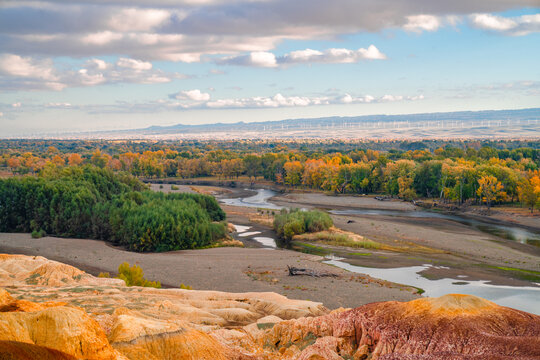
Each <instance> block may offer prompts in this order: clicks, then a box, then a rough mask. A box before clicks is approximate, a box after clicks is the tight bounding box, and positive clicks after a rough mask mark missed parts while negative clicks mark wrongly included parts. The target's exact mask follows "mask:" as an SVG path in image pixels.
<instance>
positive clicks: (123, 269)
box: [117, 262, 161, 288]
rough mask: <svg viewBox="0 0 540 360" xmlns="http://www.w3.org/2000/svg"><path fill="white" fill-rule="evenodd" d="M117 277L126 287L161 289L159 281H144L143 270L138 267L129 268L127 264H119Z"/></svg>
mask: <svg viewBox="0 0 540 360" xmlns="http://www.w3.org/2000/svg"><path fill="white" fill-rule="evenodd" d="M117 277H118V278H119V279H122V280H124V281H125V283H126V285H127V286H145V287H155V288H160V287H161V283H160V282H159V281H149V280H146V279H145V278H144V272H143V269H142V268H141V267H140V266H137V265H133V266H130V265H129V263H128V262H123V263H122V264H120V266H119V267H118V276H117Z"/></svg>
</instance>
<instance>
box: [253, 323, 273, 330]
mask: <svg viewBox="0 0 540 360" xmlns="http://www.w3.org/2000/svg"><path fill="white" fill-rule="evenodd" d="M274 325H275V323H259V324H257V329H259V330H266V329H271V328H273V327H274Z"/></svg>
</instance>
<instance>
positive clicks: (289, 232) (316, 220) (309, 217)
mask: <svg viewBox="0 0 540 360" xmlns="http://www.w3.org/2000/svg"><path fill="white" fill-rule="evenodd" d="M332 225H333V222H332V218H330V216H329V215H328V214H327V213H324V212H322V211H318V210H312V211H300V210H298V209H293V210H290V211H287V210H285V209H284V210H282V211H281V212H280V213H279V214H277V215H276V216H275V217H274V230H275V231H276V232H277V234H278V236H279V237H280V238H281V239H282V240H285V243H286V244H288V243H289V242H290V241H291V240H292V238H293V236H294V235H300V234H304V233H306V232H318V231H323V230H328V229H329V228H330V227H331V226H332Z"/></svg>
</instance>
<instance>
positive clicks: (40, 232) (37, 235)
mask: <svg viewBox="0 0 540 360" xmlns="http://www.w3.org/2000/svg"><path fill="white" fill-rule="evenodd" d="M31 235H32V238H34V239H39V238H42V237H44V236H45V231H43V229H41V230H34V231H32V234H31Z"/></svg>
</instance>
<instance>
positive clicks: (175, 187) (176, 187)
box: [171, 185, 179, 190]
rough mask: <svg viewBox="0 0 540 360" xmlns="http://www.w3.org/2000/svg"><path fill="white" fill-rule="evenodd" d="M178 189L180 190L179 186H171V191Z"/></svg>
mask: <svg viewBox="0 0 540 360" xmlns="http://www.w3.org/2000/svg"><path fill="white" fill-rule="evenodd" d="M178 189H179V187H178V186H176V185H171V190H178Z"/></svg>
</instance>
